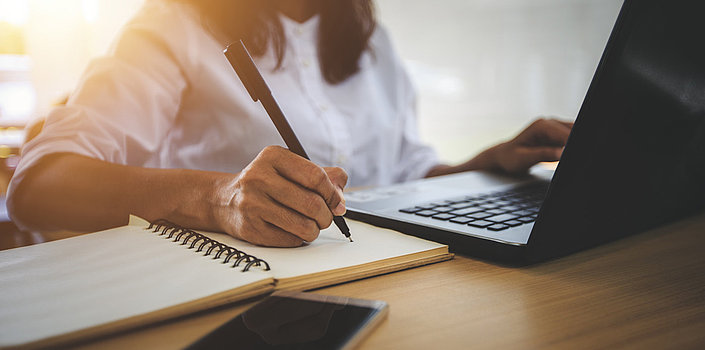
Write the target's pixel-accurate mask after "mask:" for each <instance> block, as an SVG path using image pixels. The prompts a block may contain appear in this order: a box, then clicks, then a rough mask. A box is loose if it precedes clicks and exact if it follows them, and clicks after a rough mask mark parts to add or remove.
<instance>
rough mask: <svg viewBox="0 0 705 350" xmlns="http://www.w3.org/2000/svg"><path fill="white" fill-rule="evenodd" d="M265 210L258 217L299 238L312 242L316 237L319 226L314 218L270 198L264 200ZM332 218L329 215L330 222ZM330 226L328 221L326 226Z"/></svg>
mask: <svg viewBox="0 0 705 350" xmlns="http://www.w3.org/2000/svg"><path fill="white" fill-rule="evenodd" d="M263 202H265V205H266V207H267V208H268V209H267V210H266V211H263V212H262V214H261V216H260V218H261V219H262V220H263V221H265V222H268V223H270V224H272V225H274V226H276V227H278V228H280V229H282V230H283V231H285V232H288V233H290V234H292V235H294V236H297V237H299V238H301V239H302V240H304V241H306V242H313V241H314V240H315V239H316V238H318V234H319V233H320V228H319V226H318V224H317V223H316V221H315V220H312V219H311V218H308V217H306V216H304V215H302V214H301V213H299V212H297V211H295V210H293V209H291V208H289V207H286V206H283V205H281V204H279V203H277V202H275V201H273V200H271V199H267V200H264V201H263ZM332 220H333V218H332V217H331V222H332ZM328 226H330V222H329V223H328V225H327V226H325V227H328Z"/></svg>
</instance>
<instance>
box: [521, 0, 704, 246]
mask: <svg viewBox="0 0 705 350" xmlns="http://www.w3.org/2000/svg"><path fill="white" fill-rule="evenodd" d="M703 13H705V2H703V1H685V0H636V1H630V0H627V1H626V2H625V4H624V6H623V8H622V11H621V13H620V16H619V19H618V20H617V23H616V25H615V28H614V30H613V31H612V35H611V37H610V40H609V42H608V44H607V48H606V49H605V52H604V54H603V57H602V60H601V61H600V64H599V66H598V69H597V72H596V74H595V77H594V78H593V81H592V84H591V86H590V89H589V91H588V93H587V96H586V98H585V101H584V102H583V105H582V108H581V110H580V113H579V115H578V118H577V120H576V123H575V127H574V129H573V132H572V134H571V137H570V139H569V141H568V145H567V146H566V149H565V152H564V154H563V158H562V159H561V162H560V164H559V167H558V169H557V170H556V174H555V176H554V179H553V183H552V185H551V187H550V190H549V193H548V196H547V198H546V201H545V203H544V206H543V208H542V210H541V213H540V215H539V218H538V221H537V223H536V224H535V226H534V230H533V233H532V236H531V238H530V240H529V245H530V246H532V245H533V246H537V247H539V248H538V249H540V250H544V249H547V250H554V251H555V250H556V249H558V250H565V249H566V247H569V249H570V250H578V249H582V248H585V247H587V246H592V245H595V244H599V243H602V242H606V241H609V240H613V239H615V238H617V237H621V236H624V235H628V234H631V233H634V232H638V231H641V230H645V229H648V228H651V227H654V226H657V225H660V224H663V223H666V222H669V221H672V220H675V219H677V218H680V217H683V216H686V215H689V214H692V213H694V212H696V211H699V210H701V209H702V208H703V207H704V204H705V45H703V43H704V42H705V21H703V18H702V16H703Z"/></svg>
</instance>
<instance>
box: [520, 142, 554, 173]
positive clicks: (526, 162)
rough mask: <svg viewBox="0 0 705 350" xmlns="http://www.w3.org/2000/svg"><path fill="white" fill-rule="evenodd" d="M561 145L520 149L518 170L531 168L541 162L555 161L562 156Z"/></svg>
mask: <svg viewBox="0 0 705 350" xmlns="http://www.w3.org/2000/svg"><path fill="white" fill-rule="evenodd" d="M562 152H563V148H561V147H526V148H522V149H520V150H519V151H518V159H519V164H518V169H517V170H518V171H523V170H526V169H529V168H530V167H532V166H534V165H535V164H537V163H539V162H553V161H556V160H559V159H560V158H561V153H562Z"/></svg>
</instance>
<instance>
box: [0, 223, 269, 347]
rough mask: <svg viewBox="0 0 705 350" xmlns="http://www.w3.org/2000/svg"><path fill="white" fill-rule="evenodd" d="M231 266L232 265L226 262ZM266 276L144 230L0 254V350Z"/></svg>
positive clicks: (127, 229)
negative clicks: (215, 258) (217, 259)
mask: <svg viewBox="0 0 705 350" xmlns="http://www.w3.org/2000/svg"><path fill="white" fill-rule="evenodd" d="M231 264H232V263H231ZM263 280H264V281H265V283H271V282H273V281H272V280H271V277H270V275H269V273H268V272H263V271H262V270H261V269H259V268H257V267H253V268H252V269H251V270H250V271H248V272H241V269H237V268H230V267H229V265H223V264H221V263H220V262H219V261H214V260H213V259H212V258H211V257H210V256H209V257H205V256H203V255H202V253H195V252H194V251H193V250H189V249H186V248H185V247H184V246H181V245H179V243H174V242H171V241H169V240H166V239H164V238H163V237H160V236H158V235H157V234H154V233H151V231H146V230H144V226H142V227H138V226H124V227H120V228H116V229H112V230H107V231H102V232H98V233H93V234H88V235H82V236H78V237H73V238H69V239H65V240H59V241H54V242H48V243H43V244H39V245H35V246H29V247H22V248H16V249H10V250H6V251H2V252H0V295H2V297H0V346H8V345H13V344H14V345H16V344H23V343H26V342H30V341H36V340H38V339H44V338H47V337H52V336H57V335H60V334H64V333H69V332H74V331H78V330H81V329H85V328H87V327H91V326H96V325H100V324H105V323H109V322H113V321H117V320H121V319H125V318H128V317H133V316H137V315H142V314H145V313H148V312H153V311H156V310H161V309H164V308H167V307H170V306H174V305H178V304H182V303H188V302H190V301H193V300H196V299H199V298H205V297H208V296H211V295H214V294H217V293H221V292H223V291H227V290H230V289H234V288H237V287H238V286H245V285H248V284H250V283H253V282H256V281H263Z"/></svg>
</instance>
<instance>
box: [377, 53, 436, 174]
mask: <svg viewBox="0 0 705 350" xmlns="http://www.w3.org/2000/svg"><path fill="white" fill-rule="evenodd" d="M389 45H390V46H391V43H390V44H389ZM392 55H393V57H394V61H395V63H396V66H397V67H396V71H397V76H398V81H397V91H398V94H399V96H398V101H399V103H400V104H401V105H400V106H399V108H398V110H399V111H400V113H401V116H400V119H401V123H402V128H401V130H402V135H401V136H402V137H401V143H402V144H401V150H400V152H399V155H400V156H399V159H398V163H397V164H396V166H395V168H394V169H395V173H394V179H395V182H406V181H411V180H416V179H420V178H423V177H424V176H426V174H428V172H429V171H430V170H431V168H433V167H435V166H436V165H438V164H440V161H439V159H438V154H437V153H436V151H435V150H434V149H433V148H432V147H431V146H429V145H428V144H426V143H424V142H423V141H422V140H421V137H420V135H419V128H418V120H417V112H416V90H415V88H414V86H413V84H412V82H411V79H410V78H409V74H408V72H407V71H406V69H405V68H404V65H403V64H402V62H401V59H400V58H399V57H398V56H397V55H396V54H395V53H392Z"/></svg>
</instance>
